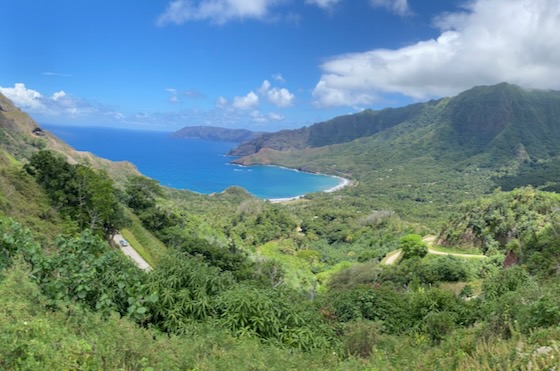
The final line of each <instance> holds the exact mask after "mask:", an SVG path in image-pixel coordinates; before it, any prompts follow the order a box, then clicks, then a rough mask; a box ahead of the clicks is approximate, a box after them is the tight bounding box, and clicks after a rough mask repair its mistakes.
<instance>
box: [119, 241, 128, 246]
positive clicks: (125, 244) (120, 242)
mask: <svg viewBox="0 0 560 371" xmlns="http://www.w3.org/2000/svg"><path fill="white" fill-rule="evenodd" d="M119 244H120V245H121V246H122V247H125V246H128V241H127V240H120V241H119Z"/></svg>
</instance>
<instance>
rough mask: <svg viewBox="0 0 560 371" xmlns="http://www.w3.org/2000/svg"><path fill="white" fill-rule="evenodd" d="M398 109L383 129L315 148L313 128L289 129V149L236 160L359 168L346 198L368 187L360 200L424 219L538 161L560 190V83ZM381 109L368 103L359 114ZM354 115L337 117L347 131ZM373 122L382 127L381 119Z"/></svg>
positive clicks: (342, 171)
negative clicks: (559, 87) (558, 87)
mask: <svg viewBox="0 0 560 371" xmlns="http://www.w3.org/2000/svg"><path fill="white" fill-rule="evenodd" d="M393 111H395V112H399V114H398V115H397V114H394V117H407V119H406V120H403V121H402V122H400V123H398V124H395V125H393V126H390V127H387V128H385V129H384V130H381V131H378V132H377V133H375V134H373V135H369V136H363V137H360V138H357V139H354V140H352V141H349V142H344V143H337V144H331V145H325V146H320V147H319V146H315V147H314V146H311V145H309V144H305V145H302V143H304V142H305V143H309V136H308V135H309V132H310V128H306V129H300V130H299V131H289V132H285V133H282V134H281V135H280V134H279V137H278V138H281V139H285V138H288V137H290V136H293V137H294V140H293V142H290V141H286V144H285V145H284V146H283V147H282V149H276V148H270V147H266V146H264V147H263V148H260V149H259V150H258V152H257V153H253V154H252V155H249V156H245V157H242V158H240V159H238V160H237V161H236V162H238V163H240V164H244V165H250V164H262V163H264V164H275V165H282V166H288V167H293V168H297V169H301V170H306V171H312V172H323V173H328V174H337V175H342V176H347V177H351V178H354V179H355V180H357V181H358V182H357V186H356V187H354V188H351V189H348V190H346V191H343V192H342V194H344V195H345V197H352V198H355V197H360V198H363V196H364V195H368V196H369V197H367V198H366V199H365V201H364V200H363V199H361V201H360V202H362V203H370V204H371V207H375V208H379V207H388V208H391V209H393V210H395V211H397V212H401V213H406V215H408V216H414V217H415V218H417V219H418V220H424V219H425V218H431V217H432V216H434V215H442V214H441V213H442V212H443V213H445V212H446V210H449V209H451V208H452V207H453V205H454V204H456V203H457V202H458V201H460V200H464V199H472V198H473V197H475V196H476V195H480V194H484V193H488V192H491V191H492V190H493V189H495V188H496V187H498V186H501V185H502V184H504V185H505V183H506V182H507V183H508V184H515V186H523V185H528V184H532V183H533V182H534V181H535V179H534V178H533V177H532V175H533V172H534V170H535V169H540V170H539V174H541V177H540V178H539V182H540V184H535V185H538V186H541V185H543V186H545V185H546V186H547V187H548V189H554V187H555V186H554V185H555V184H556V183H557V182H558V179H560V173H559V172H556V173H546V174H544V173H543V170H542V169H558V166H552V165H551V166H545V165H546V164H555V163H557V162H558V151H559V150H560V146H559V145H558V143H560V92H557V91H539V90H525V89H522V88H520V87H517V86H514V85H509V84H505V83H504V84H499V85H495V86H482V87H476V88H473V89H470V90H468V91H466V92H464V93H461V94H459V95H458V96H456V97H453V98H445V99H441V100H439V101H431V102H428V103H423V104H418V105H413V106H408V107H404V108H396V109H394V110H393ZM384 112H387V111H386V110H384V111H379V113H378V116H379V117H381V116H382V115H383V114H384ZM371 114H372V113H369V112H362V113H360V114H358V116H357V117H364V116H367V115H371ZM351 117H352V116H348V117H343V118H338V120H339V121H338V122H339V124H338V125H334V124H331V125H334V127H336V130H340V131H342V130H344V127H345V126H344V125H345V124H346V123H348V122H349V121H348V119H349V118H351ZM331 122H334V120H333V121H331ZM324 125H325V124H324V123H323V124H317V125H316V127H317V128H320V127H322V126H324ZM371 125H372V128H373V129H371V130H372V131H375V127H376V125H377V123H376V121H373V120H372V122H371ZM317 130H318V129H317ZM332 130H334V129H332ZM304 131H306V132H307V134H306V135H307V136H306V135H303V134H302V133H303V132H304ZM273 136H274V135H272V137H273ZM270 140H272V139H270ZM291 143H294V145H291ZM263 145H265V143H263ZM240 148H245V147H244V146H240ZM518 174H522V175H523V177H522V178H519V176H518ZM544 175H546V176H545V177H543V176H544Z"/></svg>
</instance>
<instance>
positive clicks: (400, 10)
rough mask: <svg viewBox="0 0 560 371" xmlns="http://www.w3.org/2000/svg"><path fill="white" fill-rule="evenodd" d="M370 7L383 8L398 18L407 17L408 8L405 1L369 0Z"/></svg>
mask: <svg viewBox="0 0 560 371" xmlns="http://www.w3.org/2000/svg"><path fill="white" fill-rule="evenodd" d="M370 3H371V5H373V6H374V7H377V8H385V9H387V10H389V11H390V12H392V13H395V14H397V15H400V16H405V15H409V14H410V13H411V12H410V7H409V6H408V1H407V0H370Z"/></svg>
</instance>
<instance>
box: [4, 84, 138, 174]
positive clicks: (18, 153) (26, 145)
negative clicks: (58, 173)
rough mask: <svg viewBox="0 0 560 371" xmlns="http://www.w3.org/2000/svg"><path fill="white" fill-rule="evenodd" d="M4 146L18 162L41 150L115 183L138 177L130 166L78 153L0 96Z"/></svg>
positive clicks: (125, 163)
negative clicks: (94, 170)
mask: <svg viewBox="0 0 560 371" xmlns="http://www.w3.org/2000/svg"><path fill="white" fill-rule="evenodd" d="M0 145H1V146H2V148H3V149H4V150H6V151H7V152H8V153H10V154H12V155H13V156H14V157H15V158H16V159H26V158H29V157H30V156H31V154H33V153H34V152H36V151H38V150H39V149H43V148H47V149H51V150H54V151H57V152H60V153H62V154H64V155H65V156H66V158H67V160H68V161H69V162H71V163H87V164H90V165H91V166H93V167H95V168H98V169H104V170H106V171H107V172H108V173H109V174H110V175H111V177H112V178H113V179H115V180H118V181H124V180H125V179H126V177H127V176H129V175H133V174H138V170H137V169H136V168H135V167H134V165H132V164H131V163H128V162H113V161H109V160H105V159H102V158H99V157H97V156H95V155H93V154H91V153H89V152H81V151H76V150H74V149H73V148H72V147H70V146H69V145H68V144H66V143H64V142H63V141H61V140H60V139H59V138H57V137H56V136H55V135H53V134H52V133H50V132H48V131H45V130H43V129H41V127H40V126H39V125H38V124H37V123H36V122H35V121H34V120H33V119H32V118H31V117H30V116H29V115H28V114H27V113H24V112H22V111H21V110H20V109H19V108H17V107H15V106H14V105H13V104H12V102H11V101H10V100H9V99H8V98H6V97H5V96H4V95H2V94H0Z"/></svg>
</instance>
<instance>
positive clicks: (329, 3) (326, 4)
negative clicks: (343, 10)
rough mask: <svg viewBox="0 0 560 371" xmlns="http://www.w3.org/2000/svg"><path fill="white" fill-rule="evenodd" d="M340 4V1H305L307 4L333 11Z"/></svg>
mask: <svg viewBox="0 0 560 371" xmlns="http://www.w3.org/2000/svg"><path fill="white" fill-rule="evenodd" d="M339 2H340V0H305V3H306V4H311V5H317V6H318V7H319V8H322V9H331V8H332V7H334V6H335V5H336V4H338V3H339Z"/></svg>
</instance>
